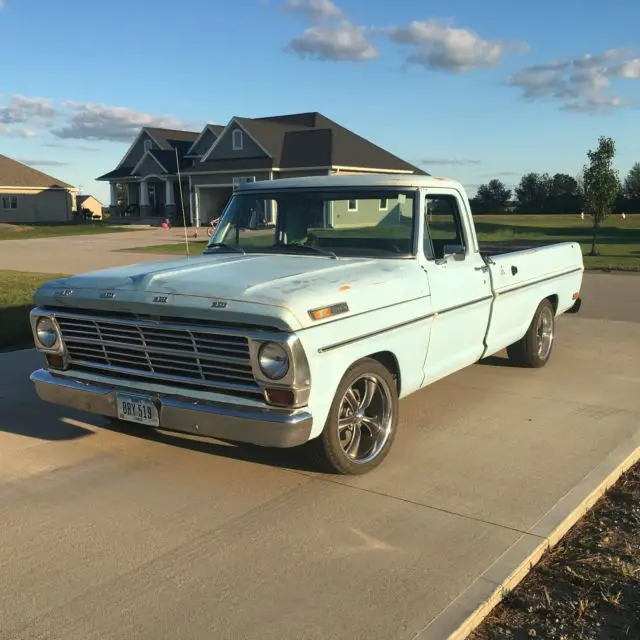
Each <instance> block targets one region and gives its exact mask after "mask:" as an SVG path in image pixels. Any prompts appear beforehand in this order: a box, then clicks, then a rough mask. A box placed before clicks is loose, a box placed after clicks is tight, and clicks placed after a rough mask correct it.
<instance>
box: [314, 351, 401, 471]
mask: <svg viewBox="0 0 640 640" xmlns="http://www.w3.org/2000/svg"><path fill="white" fill-rule="evenodd" d="M397 424H398V387H397V383H396V380H395V379H394V377H393V375H391V373H390V372H389V371H388V370H387V369H386V367H384V366H383V365H381V364H380V363H379V362H378V361H377V360H373V359H371V358H365V359H364V360H360V361H359V362H357V363H356V364H355V365H353V366H352V367H351V368H350V369H349V370H348V371H347V373H346V374H345V375H344V377H343V378H342V381H341V382H340V385H339V386H338V390H337V392H336V395H335V397H334V399H333V402H332V404H331V409H330V411H329V416H328V418H327V422H326V424H325V427H324V430H323V432H322V434H321V435H320V436H319V437H318V438H317V439H316V440H314V441H312V443H311V444H312V445H313V446H314V447H315V448H316V453H317V454H318V455H319V458H320V461H321V463H322V465H323V467H325V468H326V469H327V470H328V471H331V472H334V473H340V474H343V475H361V474H363V473H367V472H368V471H371V469H374V468H375V467H377V466H378V465H379V464H380V463H381V462H382V461H383V460H384V459H385V458H386V456H387V454H388V453H389V450H390V449H391V445H392V444H393V440H394V438H395V435H396V430H397Z"/></svg>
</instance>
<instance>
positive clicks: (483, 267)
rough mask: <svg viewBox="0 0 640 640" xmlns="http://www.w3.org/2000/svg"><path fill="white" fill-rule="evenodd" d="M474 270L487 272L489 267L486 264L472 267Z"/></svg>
mask: <svg viewBox="0 0 640 640" xmlns="http://www.w3.org/2000/svg"><path fill="white" fill-rule="evenodd" d="M474 268H475V270H476V271H482V272H487V271H489V267H487V265H484V266H482V267H474Z"/></svg>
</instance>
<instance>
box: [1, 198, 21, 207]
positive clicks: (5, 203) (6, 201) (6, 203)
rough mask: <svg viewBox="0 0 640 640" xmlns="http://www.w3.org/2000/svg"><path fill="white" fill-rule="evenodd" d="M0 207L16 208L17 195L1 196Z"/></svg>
mask: <svg viewBox="0 0 640 640" xmlns="http://www.w3.org/2000/svg"><path fill="white" fill-rule="evenodd" d="M2 208H3V209H17V208H18V196H2Z"/></svg>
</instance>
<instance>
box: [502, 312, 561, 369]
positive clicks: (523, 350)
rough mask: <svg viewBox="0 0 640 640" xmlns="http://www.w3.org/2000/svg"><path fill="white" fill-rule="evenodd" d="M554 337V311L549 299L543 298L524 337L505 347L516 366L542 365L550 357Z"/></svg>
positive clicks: (536, 366)
mask: <svg viewBox="0 0 640 640" xmlns="http://www.w3.org/2000/svg"><path fill="white" fill-rule="evenodd" d="M554 339H555V311H554V310H553V305H552V304H551V302H550V301H549V300H543V301H542V302H541V303H540V304H539V305H538V308H537V309H536V312H535V314H534V315H533V320H532V321H531V324H530V325H529V328H528V329H527V333H525V335H524V337H523V338H522V339H521V340H518V342H515V343H514V344H512V345H510V346H509V347H507V354H508V356H509V360H511V362H512V363H513V364H514V365H516V366H517V367H527V368H531V369H539V368H540V367H544V365H545V364H547V362H548V361H549V358H550V357H551V351H552V350H553V343H554Z"/></svg>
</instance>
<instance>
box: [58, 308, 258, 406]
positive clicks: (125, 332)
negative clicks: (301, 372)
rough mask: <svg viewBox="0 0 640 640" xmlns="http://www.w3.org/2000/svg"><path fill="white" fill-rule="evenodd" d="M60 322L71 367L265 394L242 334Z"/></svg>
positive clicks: (77, 319) (86, 319)
mask: <svg viewBox="0 0 640 640" xmlns="http://www.w3.org/2000/svg"><path fill="white" fill-rule="evenodd" d="M56 320H57V322H58V325H59V327H60V331H61V333H62V340H63V342H64V345H65V347H66V350H67V353H68V356H69V364H70V365H71V366H72V368H76V369H77V368H82V369H89V370H98V371H105V372H107V373H111V374H115V375H125V376H133V377H140V378H145V379H150V380H154V379H155V380H158V381H159V382H160V381H162V382H176V383H179V384H186V383H191V384H194V385H197V386H200V387H205V388H209V389H212V390H220V391H231V392H234V391H235V392H240V393H249V394H251V395H255V394H259V395H261V393H260V389H259V387H258V385H257V383H256V381H255V378H254V376H253V371H252V368H251V359H250V355H249V340H248V338H246V337H244V336H238V335H231V334H229V333H222V332H221V333H216V331H215V329H200V328H195V327H194V328H182V327H180V328H174V327H163V326H162V325H161V324H158V325H156V324H151V323H144V322H136V321H135V320H129V319H126V320H121V319H117V320H115V319H114V320H111V319H107V318H104V319H103V318H91V317H90V316H71V315H67V314H64V315H56Z"/></svg>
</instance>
